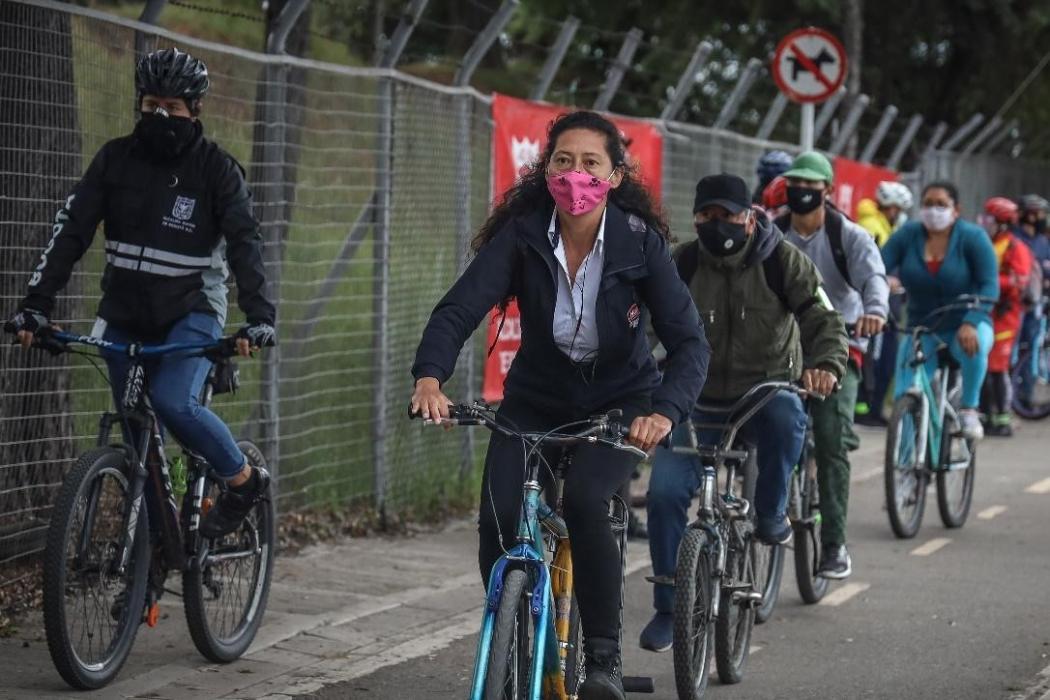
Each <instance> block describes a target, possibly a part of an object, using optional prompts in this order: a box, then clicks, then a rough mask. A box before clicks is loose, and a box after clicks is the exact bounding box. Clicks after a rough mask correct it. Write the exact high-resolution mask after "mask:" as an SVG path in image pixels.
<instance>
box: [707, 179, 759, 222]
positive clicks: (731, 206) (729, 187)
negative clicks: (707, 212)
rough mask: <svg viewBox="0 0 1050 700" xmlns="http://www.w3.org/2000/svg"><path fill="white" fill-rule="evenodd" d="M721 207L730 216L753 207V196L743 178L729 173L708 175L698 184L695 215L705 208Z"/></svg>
mask: <svg viewBox="0 0 1050 700" xmlns="http://www.w3.org/2000/svg"><path fill="white" fill-rule="evenodd" d="M710 206H719V207H722V208H723V209H725V210H726V211H728V212H729V213H730V214H739V213H740V212H742V211H744V210H745V209H749V208H750V207H751V194H750V193H749V192H748V191H747V183H745V182H744V180H743V178H739V177H737V176H736V175H730V174H729V173H722V174H721V175H708V176H707V177H702V178H700V182H698V183H696V199H695V200H693V213H694V214H695V213H696V212H698V211H700V210H701V209H703V208H704V207H710Z"/></svg>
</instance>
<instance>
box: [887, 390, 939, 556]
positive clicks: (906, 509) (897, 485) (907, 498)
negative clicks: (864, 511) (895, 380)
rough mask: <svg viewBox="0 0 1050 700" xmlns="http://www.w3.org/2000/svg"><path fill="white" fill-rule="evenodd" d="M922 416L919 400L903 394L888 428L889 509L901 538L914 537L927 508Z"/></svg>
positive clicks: (897, 534) (891, 518)
mask: <svg viewBox="0 0 1050 700" xmlns="http://www.w3.org/2000/svg"><path fill="white" fill-rule="evenodd" d="M921 418H922V404H921V403H920V402H919V399H918V398H917V397H915V396H912V395H911V394H904V395H902V396H901V397H900V398H898V399H897V401H896V403H895V404H894V405H893V415H892V416H891V417H890V424H889V428H888V429H887V431H886V461H885V468H884V481H885V488H886V511H887V513H888V514H889V518H890V527H891V528H892V529H893V534H894V535H896V536H897V537H899V538H901V539H908V538H911V537H915V533H917V532H918V531H919V525H920V524H921V523H922V515H923V512H924V511H925V510H926V485H927V479H928V476H927V474H926V471H925V470H924V469H923V468H922V461H923V460H922V455H921V454H919V443H920V435H919V426H920V425H921V424H922V421H921Z"/></svg>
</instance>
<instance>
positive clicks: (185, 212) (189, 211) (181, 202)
mask: <svg viewBox="0 0 1050 700" xmlns="http://www.w3.org/2000/svg"><path fill="white" fill-rule="evenodd" d="M195 206H197V200H196V199H193V198H192V197H183V196H181V195H180V196H177V197H175V206H174V207H172V208H171V215H172V216H173V217H175V218H176V219H178V220H179V221H189V220H190V219H191V218H192V217H193V208H194V207H195Z"/></svg>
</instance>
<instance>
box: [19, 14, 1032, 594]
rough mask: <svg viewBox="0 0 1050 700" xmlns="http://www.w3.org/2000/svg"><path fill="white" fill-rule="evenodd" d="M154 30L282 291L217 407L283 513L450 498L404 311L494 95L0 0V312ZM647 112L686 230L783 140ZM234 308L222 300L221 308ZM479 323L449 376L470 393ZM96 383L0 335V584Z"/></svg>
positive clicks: (78, 314)
mask: <svg viewBox="0 0 1050 700" xmlns="http://www.w3.org/2000/svg"><path fill="white" fill-rule="evenodd" d="M171 44H176V45H178V46H180V47H181V48H184V49H188V50H191V51H192V52H193V53H195V54H197V55H199V56H200V57H201V58H203V59H204V60H205V61H206V62H207V64H208V66H209V71H210V73H211V77H212V85H213V89H212V91H211V93H210V94H209V96H208V98H207V100H206V103H205V111H204V113H203V116H202V120H203V121H204V124H205V131H206V134H207V135H208V136H209V137H211V138H213V139H215V140H216V141H218V142H219V143H220V144H222V145H223V147H225V148H226V149H227V150H229V151H230V152H231V153H232V154H233V155H234V156H235V157H236V158H237V159H238V160H239V161H240V162H241V163H242V164H243V165H244V167H245V168H246V170H247V172H248V179H249V181H250V184H251V186H252V189H253V192H254V195H255V211H256V215H257V216H258V218H259V220H260V223H261V226H262V233H263V238H264V241H265V258H266V267H267V277H268V284H269V287H270V289H269V292H270V294H271V297H272V298H274V299H276V300H278V309H279V311H278V313H279V332H280V335H281V345H280V347H278V348H277V349H275V350H273V351H270V352H267V353H265V354H264V355H263V356H262V357H261V359H259V360H255V361H252V362H245V363H243V364H242V380H243V381H242V387H241V390H240V392H239V393H237V394H235V395H228V396H223V397H221V398H220V400H219V401H218V402H217V410H218V412H219V413H220V414H221V415H222V416H224V418H226V419H227V420H228V421H229V422H230V424H231V427H232V428H233V430H234V432H235V433H237V434H239V435H247V436H251V437H254V438H256V439H257V440H259V441H260V443H261V446H262V447H263V450H264V452H265V453H266V455H267V457H268V459H269V461H270V462H271V464H272V466H273V467H274V468H275V470H276V472H277V474H278V483H279V489H278V492H279V504H280V507H281V508H282V509H283V510H285V511H288V510H294V509H299V508H302V507H307V506H317V505H324V504H338V505H343V506H345V505H347V504H354V503H360V504H362V505H365V506H368V507H375V508H377V509H379V510H380V511H382V512H387V513H397V514H403V513H406V512H409V511H412V510H414V509H430V508H433V507H440V506H442V505H444V504H445V503H446V502H447V501H448V500H450V499H452V498H461V497H462V496H463V495H464V494H465V493H467V492H468V491H469V488H468V487H469V486H470V485H471V484H472V483H473V477H475V476H476V473H475V472H474V471H473V466H474V465H475V464H476V459H475V458H476V450H475V445H474V443H473V440H474V439H475V436H473V435H472V434H470V432H469V431H462V432H458V433H457V432H452V433H444V432H443V431H434V432H427V433H426V434H425V435H424V434H421V431H419V430H418V428H417V427H416V426H412V425H410V424H408V422H407V421H406V420H404V409H405V405H406V401H407V397H408V395H409V392H410V388H411V380H410V376H409V367H410V365H411V361H412V358H413V355H414V352H415V348H416V344H417V342H418V338H419V335H420V332H421V330H422V327H423V325H424V323H425V321H426V319H427V317H428V314H429V312H430V310H431V308H432V307H433V304H434V303H435V302H436V300H437V299H438V298H439V296H440V295H441V294H442V293H443V292H444V291H445V290H446V289H447V288H448V286H449V285H450V284H451V282H452V281H453V279H454V278H455V276H456V275H457V273H458V272H459V271H460V270H461V269H462V267H463V265H464V263H465V262H466V259H467V239H468V238H469V235H470V234H471V232H472V231H473V230H474V229H475V228H476V227H477V225H478V224H479V223H480V222H481V220H482V219H483V217H484V216H485V214H486V211H487V209H488V206H489V202H490V200H491V195H492V192H491V173H490V165H491V153H492V143H491V140H492V128H491V116H490V108H489V104H488V101H487V100H486V99H485V98H483V97H481V96H480V95H478V94H477V93H476V92H474V91H472V90H469V89H453V88H447V87H443V86H440V85H437V84H433V83H429V82H425V81H422V80H419V79H415V78H411V77H408V76H405V75H402V74H400V73H396V72H392V71H383V70H376V69H368V68H356V69H355V68H347V67H342V66H334V65H329V64H323V63H318V62H314V61H305V60H300V59H293V58H288V57H285V56H280V57H278V56H272V55H263V54H257V53H252V52H248V51H244V50H239V49H232V48H229V47H223V46H220V45H217V44H213V43H210V42H204V41H199V40H194V39H189V38H187V37H182V36H178V35H174V34H171V33H169V32H165V31H163V30H159V29H155V28H149V29H147V28H146V27H144V26H142V25H137V24H135V23H131V22H128V21H124V20H118V19H116V18H113V17H110V16H107V15H102V14H100V13H97V12H94V11H91V10H87V9H84V8H79V7H76V6H68V5H62V6H60V5H57V4H55V3H42V2H37V3H34V4H24V3H22V2H11V1H8V2H0V95H2V97H3V99H2V100H0V154H2V158H3V162H2V167H0V312H2V314H7V313H10V312H11V310H13V309H14V308H15V305H16V304H17V302H18V300H19V299H20V298H21V297H22V295H23V294H24V291H25V283H26V280H27V277H28V273H29V270H31V269H32V268H33V266H35V265H36V263H37V260H38V256H39V253H40V250H41V249H42V248H43V247H44V246H45V245H46V244H47V241H48V240H49V238H50V236H51V225H50V223H49V222H50V220H51V218H52V217H53V215H54V211H55V210H56V208H57V206H58V204H59V202H60V201H61V200H62V199H63V198H64V196H65V194H66V192H67V191H68V190H69V189H70V187H71V186H72V185H73V183H74V182H75V181H76V179H77V178H78V177H79V176H80V174H81V173H82V172H83V170H84V168H85V167H86V165H87V163H88V162H89V160H90V159H91V158H92V156H93V155H94V153H95V152H97V151H98V149H99V148H100V147H101V146H102V144H103V143H105V142H106V141H107V140H109V139H111V138H114V137H117V136H121V135H124V134H126V133H128V132H129V131H130V130H131V128H132V123H133V121H132V116H133V106H134V99H135V95H134V86H133V80H132V74H133V73H132V66H133V63H134V60H135V57H136V55H137V52H141V51H143V50H148V49H151V48H153V47H155V46H159V45H171ZM661 126H662V127H663V131H664V138H665V142H664V143H665V146H664V166H663V168H664V170H663V183H664V192H663V203H664V206H665V209H666V211H667V213H668V216H669V218H670V221H671V223H672V229H673V231H674V232H676V233H677V234H678V235H679V236H683V237H684V236H685V235H687V234H686V233H685V232H689V231H690V230H691V229H692V201H693V191H694V187H695V183H696V181H697V179H698V178H699V177H701V176H702V175H705V174H710V173H717V172H723V171H726V172H733V173H737V174H739V175H742V176H744V177H745V178H751V177H752V176H753V171H754V166H755V163H756V161H757V160H758V158H759V156H760V155H761V154H762V153H763V152H764V151H766V150H768V149H770V148H773V147H777V148H785V149H788V150H790V149H791V147H790V146H787V145H785V144H774V143H770V142H766V141H761V140H757V139H753V138H748V137H744V136H740V135H737V134H733V133H729V132H725V131H718V130H713V129H707V128H701V127H696V126H691V125H687V124H678V123H672V124H662V125H661ZM933 176H947V177H951V178H952V179H954V180H956V181H957V182H959V184H960V185H961V186H962V187H963V191H964V193H965V197H964V202H965V204H966V206H967V207H970V206H973V205H974V203H975V202H976V201H977V200H978V199H979V198H980V197H983V196H985V195H986V194H987V193H990V192H995V193H1010V194H1014V193H1019V192H1020V191H1024V190H1039V191H1044V192H1045V191H1048V190H1050V187H1048V186H1047V185H1050V183H1048V182H1046V177H1047V176H1046V171H1045V170H1040V169H1036V168H1034V167H1030V166H1027V165H1019V164H1018V162H1017V161H1013V160H1006V159H1002V160H1000V159H996V158H986V157H976V156H975V157H969V158H961V157H956V156H952V155H950V154H936V155H935V156H934V157H933V158H932V159H928V160H927V162H926V163H925V164H924V168H923V172H922V173H921V178H922V179H929V178H930V177H933ZM101 238H102V236H97V239H101ZM101 250H102V246H101V240H96V241H95V244H94V245H93V247H92V249H91V250H90V251H89V252H88V254H87V255H86V256H85V257H84V259H83V260H82V261H81V263H80V264H79V266H78V267H77V271H76V272H75V273H74V276H73V279H72V281H71V283H70V285H69V287H68V288H67V289H66V291H65V293H64V294H63V296H62V297H61V299H60V303H59V306H58V310H57V313H56V320H57V321H58V322H59V323H61V324H62V325H63V326H65V327H68V328H72V329H75V330H80V331H87V330H88V329H89V328H90V324H91V323H92V321H93V319H94V309H95V304H96V299H97V296H98V287H99V278H100V274H101V271H102V267H103V264H104V258H103V256H102V253H101ZM239 320H240V314H239V313H237V312H233V313H231V314H230V325H231V327H235V326H236V325H237V323H238V322H239ZM483 336H484V331H483V330H482V331H480V332H479V333H477V334H476V335H475V340H474V342H472V343H471V344H470V345H469V347H468V349H467V350H466V351H465V352H464V354H463V356H462V357H461V359H460V363H459V370H458V372H457V374H456V376H455V377H454V378H453V380H452V383H451V385H450V386H449V388H448V392H449V393H450V395H454V396H456V397H462V398H468V397H469V396H471V395H472V394H476V393H477V392H478V389H479V387H480V383H481V376H480V375H481V360H482V358H483V354H484V337H483ZM109 403H110V402H109V393H108V388H107V386H106V383H105V380H104V379H103V378H102V377H101V376H100V374H99V373H98V372H97V371H96V370H95V368H94V367H93V366H92V365H91V364H89V363H88V362H86V361H84V360H83V359H82V358H70V357H62V358H51V357H45V356H42V354H41V353H35V352H33V353H24V352H21V351H16V350H14V349H12V348H11V347H9V346H7V345H6V343H5V344H3V345H2V346H0V587H2V586H4V584H5V583H11V582H12V581H14V580H17V579H18V578H19V577H20V576H22V575H23V574H24V573H25V572H26V571H27V570H28V568H27V567H28V565H29V564H30V563H31V562H32V555H34V554H35V553H37V552H39V550H40V548H41V546H42V539H43V533H44V531H45V529H46V525H47V519H48V509H49V507H50V503H51V501H52V499H53V496H54V493H55V489H56V488H57V486H58V484H59V483H60V481H61V479H62V476H63V474H64V473H65V472H66V470H67V469H68V468H69V466H70V464H71V462H72V460H73V459H74V457H75V455H77V454H78V453H80V452H81V451H83V450H84V449H85V448H86V447H88V446H89V445H91V444H92V443H93V441H94V440H95V436H96V429H97V419H98V416H99V414H100V413H101V412H102V411H104V410H107V408H108V406H109ZM477 437H480V436H477Z"/></svg>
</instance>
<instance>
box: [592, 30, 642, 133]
mask: <svg viewBox="0 0 1050 700" xmlns="http://www.w3.org/2000/svg"><path fill="white" fill-rule="evenodd" d="M641 42H642V30H641V29H639V28H638V27H631V31H629V32H627V36H626V37H624V40H623V45H622V46H620V53H619V54H617V56H616V60H615V61H613V64H612V67H610V68H609V73H608V74H607V75H606V76H605V84H604V85H602V91H601V92H600V93H599V94H598V98H597V99H596V100H594V107H593V109H594V111H596V112H605V111H607V110H608V109H609V105H610V104H611V103H612V99H613V97H615V96H616V91H617V90H619V89H620V83H622V82H623V76H624V75H626V74H627V69H628V68H630V67H631V60H632V59H634V52H635V51H637V50H638V44H640V43H641Z"/></svg>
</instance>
